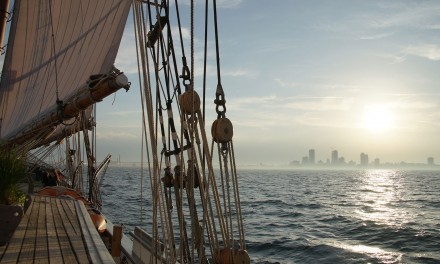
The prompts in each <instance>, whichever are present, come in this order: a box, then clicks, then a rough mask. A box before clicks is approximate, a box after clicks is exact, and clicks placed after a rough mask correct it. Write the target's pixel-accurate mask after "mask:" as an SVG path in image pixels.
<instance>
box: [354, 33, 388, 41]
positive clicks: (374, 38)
mask: <svg viewBox="0 0 440 264" xmlns="http://www.w3.org/2000/svg"><path fill="white" fill-rule="evenodd" d="M393 34H394V32H389V33H381V34H376V35H369V36H362V37H359V39H361V40H377V39H383V38H387V37H389V36H392V35H393Z"/></svg>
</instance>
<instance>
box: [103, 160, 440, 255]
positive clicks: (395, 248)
mask: <svg viewBox="0 0 440 264" xmlns="http://www.w3.org/2000/svg"><path fill="white" fill-rule="evenodd" d="M238 174H239V184H240V188H241V189H240V194H241V202H242V212H243V217H244V221H245V228H246V229H245V232H246V240H247V249H248V252H249V254H250V256H251V259H252V263H440V172H439V171H398V170H397V171H396V170H362V171H356V170H343V171H336V170H329V171H312V170H256V169H253V170H239V171H238ZM143 185H144V186H146V185H149V182H147V181H144V182H143ZM102 196H103V200H104V208H103V210H104V213H105V214H106V215H107V216H108V217H109V218H110V219H111V220H112V221H113V222H114V223H123V224H124V226H125V231H129V230H131V229H133V228H134V226H136V225H141V226H147V225H148V223H149V222H150V221H148V219H147V218H149V217H148V215H149V214H148V213H147V212H144V213H141V207H140V201H141V198H140V169H139V168H122V167H110V168H109V169H108V171H107V174H106V175H105V179H104V182H103V186H102ZM144 196H145V193H144ZM148 202H149V201H148V200H146V199H145V200H143V204H144V206H143V207H144V208H143V209H142V210H143V211H144V209H145V207H146V206H145V204H147V205H148ZM141 217H142V219H141Z"/></svg>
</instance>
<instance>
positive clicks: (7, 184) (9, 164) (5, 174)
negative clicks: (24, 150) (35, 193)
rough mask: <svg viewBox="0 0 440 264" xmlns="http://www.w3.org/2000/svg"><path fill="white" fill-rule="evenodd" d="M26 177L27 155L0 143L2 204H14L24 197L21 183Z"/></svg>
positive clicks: (0, 195)
mask: <svg viewBox="0 0 440 264" xmlns="http://www.w3.org/2000/svg"><path fill="white" fill-rule="evenodd" d="M25 177H26V163H25V157H24V156H23V155H20V154H18V153H17V152H16V151H14V150H10V149H8V148H5V147H3V146H1V144H0V204H13V203H16V202H20V201H21V200H23V199H24V198H23V197H25V195H24V194H23V193H22V192H21V191H20V189H19V184H20V182H21V181H23V179H25Z"/></svg>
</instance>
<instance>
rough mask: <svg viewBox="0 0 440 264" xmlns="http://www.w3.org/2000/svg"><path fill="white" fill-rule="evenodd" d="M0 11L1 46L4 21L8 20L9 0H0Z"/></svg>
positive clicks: (4, 29) (1, 44)
mask: <svg viewBox="0 0 440 264" xmlns="http://www.w3.org/2000/svg"><path fill="white" fill-rule="evenodd" d="M0 12H1V13H2V17H1V19H0V46H1V47H3V39H4V38H5V31H6V23H7V22H8V17H9V15H8V14H9V0H0Z"/></svg>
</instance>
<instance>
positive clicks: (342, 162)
mask: <svg viewBox="0 0 440 264" xmlns="http://www.w3.org/2000/svg"><path fill="white" fill-rule="evenodd" d="M338 164H339V165H346V164H345V158H344V157H339V159H338Z"/></svg>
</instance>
